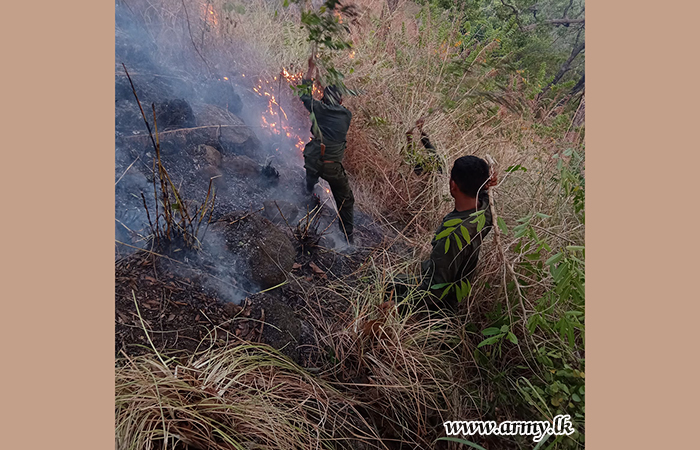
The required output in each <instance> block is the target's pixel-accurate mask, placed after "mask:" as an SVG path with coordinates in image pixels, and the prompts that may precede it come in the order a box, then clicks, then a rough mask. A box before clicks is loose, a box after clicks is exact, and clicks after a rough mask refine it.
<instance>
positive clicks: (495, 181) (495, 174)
mask: <svg viewBox="0 0 700 450" xmlns="http://www.w3.org/2000/svg"><path fill="white" fill-rule="evenodd" d="M497 184H498V171H497V170H496V169H491V178H489V181H487V182H486V187H487V188H490V187H492V186H496V185H497Z"/></svg>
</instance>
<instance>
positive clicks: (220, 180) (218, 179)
mask: <svg viewBox="0 0 700 450" xmlns="http://www.w3.org/2000/svg"><path fill="white" fill-rule="evenodd" d="M197 174H198V175H199V177H200V178H201V179H202V180H203V181H204V182H205V183H207V185H209V180H212V184H213V185H214V186H216V187H217V188H219V189H221V188H223V187H225V182H224V176H223V175H224V174H223V173H222V172H221V170H219V169H218V168H217V167H214V166H205V167H202V168H201V169H199V171H198V172H197Z"/></svg>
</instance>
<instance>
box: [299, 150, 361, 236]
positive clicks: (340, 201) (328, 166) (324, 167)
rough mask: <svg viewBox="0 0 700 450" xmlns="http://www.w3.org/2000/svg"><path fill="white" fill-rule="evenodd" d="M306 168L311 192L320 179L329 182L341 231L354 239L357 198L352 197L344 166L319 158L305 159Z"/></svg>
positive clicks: (307, 184)
mask: <svg viewBox="0 0 700 450" xmlns="http://www.w3.org/2000/svg"><path fill="white" fill-rule="evenodd" d="M304 168H305V169H306V189H307V190H308V191H309V192H311V191H312V190H313V188H314V186H315V185H316V183H318V179H319V178H323V179H324V180H326V181H327V182H328V185H329V186H330V188H331V193H332V194H333V199H334V200H335V205H336V206H337V207H338V215H339V216H340V229H341V231H343V232H344V233H345V234H347V236H348V237H352V232H353V228H354V227H353V208H354V206H355V197H354V196H353V195H352V189H350V181H349V180H348V176H347V174H346V173H345V168H344V167H343V164H341V163H339V162H322V161H319V160H318V159H317V158H313V157H305V158H304Z"/></svg>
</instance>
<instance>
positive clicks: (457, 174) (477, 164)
mask: <svg viewBox="0 0 700 450" xmlns="http://www.w3.org/2000/svg"><path fill="white" fill-rule="evenodd" d="M490 176H491V173H490V169H489V165H488V164H487V163H486V161H484V160H483V159H481V158H478V157H476V156H472V155H468V156H462V157H461V158H458V159H457V161H455V164H454V166H452V171H451V172H450V179H451V180H454V182H455V184H456V185H457V187H458V188H459V190H460V191H462V192H463V193H465V194H467V195H468V196H470V197H474V198H476V195H477V193H478V192H479V188H481V190H483V189H484V184H485V183H486V182H487V181H488V179H489V177H490Z"/></svg>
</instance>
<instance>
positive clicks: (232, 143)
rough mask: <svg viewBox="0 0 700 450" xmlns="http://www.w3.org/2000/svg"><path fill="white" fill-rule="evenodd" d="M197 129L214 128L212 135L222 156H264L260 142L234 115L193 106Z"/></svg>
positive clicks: (212, 106)
mask: <svg viewBox="0 0 700 450" xmlns="http://www.w3.org/2000/svg"><path fill="white" fill-rule="evenodd" d="M194 112H195V117H196V118H197V126H198V127H214V128H212V129H211V130H212V134H213V135H214V136H215V137H216V139H217V142H218V143H219V144H220V145H221V147H222V148H223V150H224V154H226V153H228V154H238V155H246V156H249V157H251V158H258V157H260V155H263V154H264V151H263V148H262V144H261V142H260V140H259V139H258V138H257V136H255V133H253V131H252V130H251V129H250V128H249V127H248V125H246V124H245V122H244V121H243V120H242V119H241V118H240V117H238V116H236V115H235V114H232V113H231V112H229V111H226V110H224V109H221V108H219V107H217V106H214V105H195V106H194Z"/></svg>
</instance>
